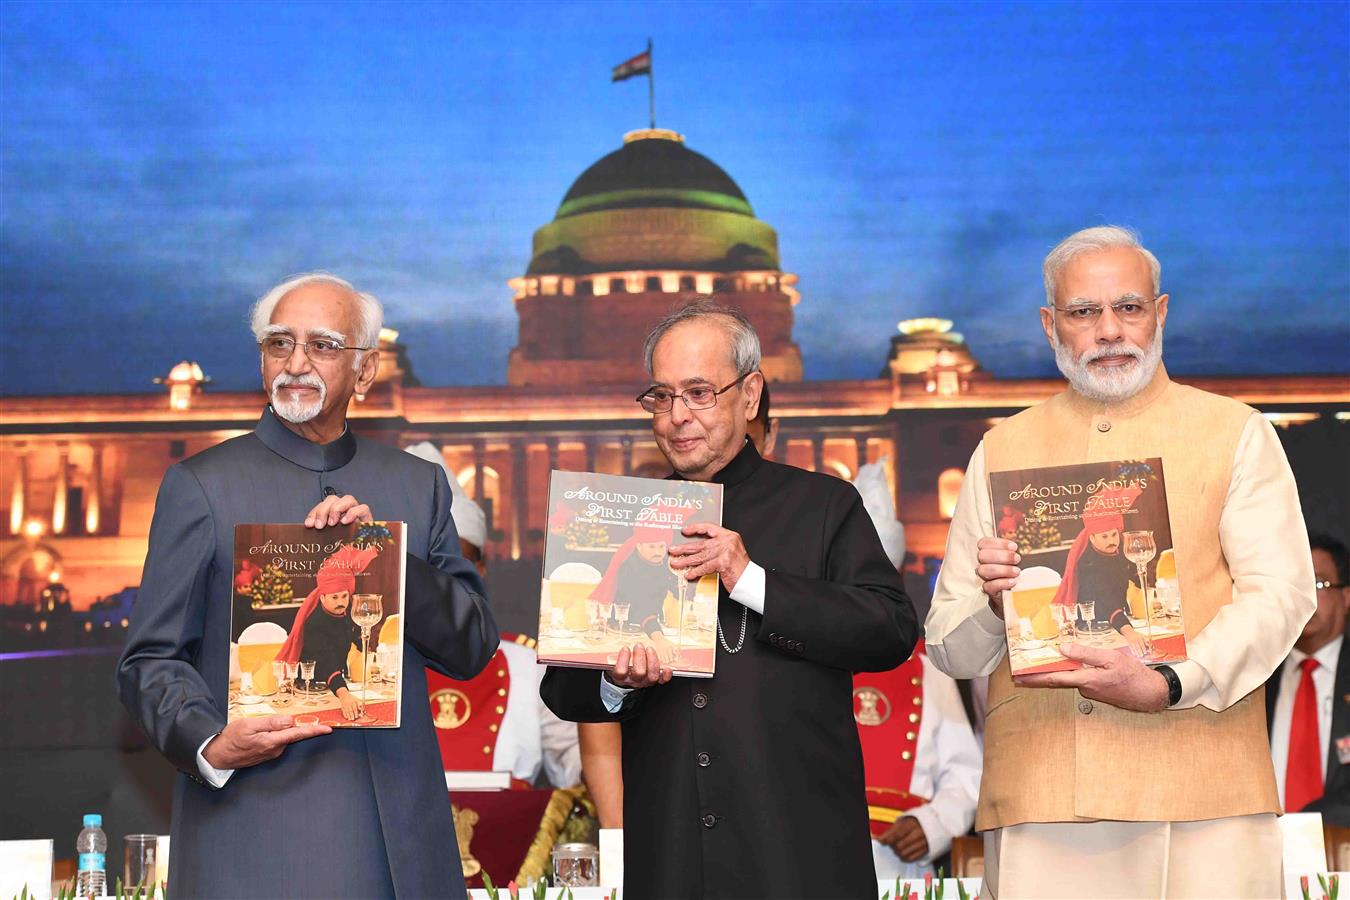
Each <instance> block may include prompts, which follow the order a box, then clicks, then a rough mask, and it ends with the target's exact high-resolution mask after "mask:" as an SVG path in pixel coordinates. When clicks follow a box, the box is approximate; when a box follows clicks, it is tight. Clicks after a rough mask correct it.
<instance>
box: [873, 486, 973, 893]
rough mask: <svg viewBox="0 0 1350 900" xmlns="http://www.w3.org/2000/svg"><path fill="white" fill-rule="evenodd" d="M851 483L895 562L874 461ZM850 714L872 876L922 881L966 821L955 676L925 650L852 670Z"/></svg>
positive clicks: (896, 549)
mask: <svg viewBox="0 0 1350 900" xmlns="http://www.w3.org/2000/svg"><path fill="white" fill-rule="evenodd" d="M854 486H855V487H857V489H858V493H859V494H861V495H862V498H863V505H864V506H866V507H867V512H868V514H869V515H870V516H871V517H872V522H873V524H874V525H875V526H876V529H877V535H878V536H879V537H880V538H881V545H882V547H883V548H884V549H885V551H886V555H887V557H888V558H889V559H890V561H891V564H892V565H894V566H896V567H897V568H898V567H899V566H900V564H901V563H902V562H903V561H904V557H905V533H904V529H903V527H901V525H900V523H899V522H898V521H896V519H895V502H894V499H893V498H892V495H891V491H890V486H889V485H888V483H887V481H886V476H885V471H884V468H883V466H882V464H881V463H872V464H870V465H866V466H863V467H862V468H861V469H859V471H858V477H857V478H856V479H855V480H854ZM853 718H854V720H855V721H856V722H857V723H858V738H859V740H860V742H861V743H862V752H863V777H864V779H865V781H866V784H867V813H868V818H869V819H870V822H871V830H872V860H873V864H874V865H875V866H876V870H877V877H878V878H881V879H889V878H921V877H923V875H924V874H925V873H927V872H931V871H932V870H933V861H934V860H935V859H937V858H938V857H940V856H943V855H944V854H945V853H947V851H948V850H949V849H951V844H952V838H954V837H957V836H959V835H962V834H965V833H966V832H967V831H969V830H970V826H971V823H972V822H974V820H975V806H976V803H977V801H978V799H979V794H980V769H981V766H982V764H983V759H982V753H981V749H980V744H979V741H978V740H977V739H976V737H975V735H974V733H973V731H972V730H971V726H970V721H969V720H968V719H967V717H966V712H965V709H964V707H963V706H962V703H961V695H960V692H959V691H958V690H957V687H956V682H955V681H953V680H952V679H951V678H950V677H949V676H947V675H944V674H943V673H942V672H940V671H938V670H937V669H936V668H935V667H934V666H933V665H932V664H931V663H930V662H929V661H928V657H927V655H926V654H925V653H924V646H923V641H919V643H918V646H916V647H915V648H914V655H912V656H911V657H910V658H909V659H908V660H906V661H905V662H904V663H902V664H901V665H900V666H898V667H896V668H894V669H891V670H890V671H887V672H858V673H855V674H854V676H853Z"/></svg>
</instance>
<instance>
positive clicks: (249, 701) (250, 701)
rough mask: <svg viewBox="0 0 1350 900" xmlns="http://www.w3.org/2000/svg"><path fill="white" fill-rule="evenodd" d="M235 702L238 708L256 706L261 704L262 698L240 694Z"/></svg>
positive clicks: (255, 695)
mask: <svg viewBox="0 0 1350 900" xmlns="http://www.w3.org/2000/svg"><path fill="white" fill-rule="evenodd" d="M236 702H237V703H238V704H239V705H240V706H257V705H258V704H259V703H262V702H263V698H262V697H259V696H258V695H257V694H240V695H239V697H238V699H237V700H236Z"/></svg>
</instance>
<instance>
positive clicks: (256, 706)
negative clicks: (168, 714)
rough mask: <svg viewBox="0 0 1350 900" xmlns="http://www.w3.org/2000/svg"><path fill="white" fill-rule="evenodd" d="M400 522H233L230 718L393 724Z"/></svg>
mask: <svg viewBox="0 0 1350 900" xmlns="http://www.w3.org/2000/svg"><path fill="white" fill-rule="evenodd" d="M404 532H405V528H404V524H403V523H402V522H365V523H361V522H355V523H352V524H350V525H335V526H330V527H328V528H323V529H316V528H306V527H305V526H303V525H293V524H241V525H236V526H235V530H234V572H233V578H234V590H233V607H232V609H231V616H230V641H231V647H230V683H229V708H228V716H227V717H228V720H229V721H231V722H232V721H234V720H235V719H240V718H251V717H254V716H270V715H278V714H281V715H290V716H293V717H294V718H295V721H296V723H297V724H305V723H311V724H323V725H331V726H333V727H335V728H336V727H343V728H397V727H398V726H399V724H400V722H401V713H402V709H401V700H400V697H401V692H400V688H401V685H400V678H401V675H402V671H401V670H402V664H403V627H402V618H403V616H402V610H403V589H404V577H405V569H406V560H407V554H406V541H405V540H404Z"/></svg>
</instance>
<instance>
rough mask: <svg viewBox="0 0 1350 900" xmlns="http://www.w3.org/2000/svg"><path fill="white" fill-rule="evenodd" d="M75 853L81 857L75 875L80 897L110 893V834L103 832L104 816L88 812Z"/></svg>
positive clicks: (77, 892) (77, 893)
mask: <svg viewBox="0 0 1350 900" xmlns="http://www.w3.org/2000/svg"><path fill="white" fill-rule="evenodd" d="M75 853H76V854H78V856H79V859H80V863H79V865H80V867H79V872H78V874H77V875H76V876H75V894H76V896H78V897H89V896H94V897H102V896H104V895H105V894H107V893H108V876H107V867H108V836H107V835H106V834H104V833H103V816H101V815H99V814H98V813H88V814H86V815H85V817H84V830H83V831H81V832H80V836H79V837H77V838H75Z"/></svg>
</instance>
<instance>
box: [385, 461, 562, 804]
mask: <svg viewBox="0 0 1350 900" xmlns="http://www.w3.org/2000/svg"><path fill="white" fill-rule="evenodd" d="M404 449H406V450H407V451H408V452H409V453H411V454H412V455H413V456H416V457H419V458H421V459H425V460H427V461H428V462H431V463H434V464H436V465H438V466H440V467H441V468H442V469H443V470H444V471H445V474H446V478H447V480H448V481H449V483H450V490H451V492H452V493H453V494H454V502H453V503H452V504H451V506H450V513H451V515H452V516H453V517H454V520H455V528H456V530H457V531H458V532H459V549H460V552H461V553H462V554H463V555H464V558H465V559H467V560H468V561H469V562H471V563H473V566H474V568H475V569H477V570H478V574H479V576H480V577H482V578H484V579H486V578H487V557H486V547H487V516H486V515H484V513H483V508H482V507H481V506H479V505H478V504H477V503H475V502H474V501H473V500H472V499H470V497H469V495H468V493H467V492H466V491H465V490H464V488H463V487H462V486H461V485H460V483H459V480H458V479H457V478H455V477H454V475H453V474H452V473H451V472H450V470H449V469H448V468H446V465H445V457H443V456H442V455H441V451H440V450H438V449H436V447H435V445H434V444H432V443H431V442H430V441H423V442H422V443H420V444H413V445H412V446H411V447H406V448H404ZM539 677H540V672H539V659H538V656H537V654H536V653H535V649H534V642H533V641H531V640H530V639H529V638H526V637H523V636H519V635H514V634H502V636H501V642H500V644H499V645H498V647H497V652H496V653H495V654H494V655H493V658H492V662H491V663H490V664H489V665H488V666H487V667H486V668H485V669H483V671H482V672H481V673H480V674H479V675H477V676H476V677H474V678H472V679H470V680H469V681H467V682H451V681H450V680H449V679H447V678H445V677H443V676H441V675H440V674H439V673H437V672H434V671H428V672H427V686H428V690H430V692H431V694H432V696H433V697H434V696H436V694H437V692H438V691H443V690H447V689H454V690H457V691H459V692H460V693H461V694H463V695H465V696H467V697H468V698H469V700H470V702H469V704H468V707H469V708H468V709H467V710H457V712H458V713H460V715H455V716H453V717H452V718H451V722H454V723H457V724H456V726H455V727H454V728H440V727H438V728H437V731H436V737H437V739H438V740H439V742H440V744H441V759H442V762H443V763H444V764H445V765H446V768H447V769H454V770H469V771H478V770H482V769H487V768H490V769H491V770H492V771H494V772H510V773H511V776H512V778H513V779H515V784H516V785H517V786H520V787H528V786H530V785H532V784H534V783H536V782H537V781H538V780H539V775H540V773H541V772H542V773H543V775H544V777H545V778H546V779H547V781H548V783H549V784H550V785H552V786H553V787H559V788H565V787H572V786H573V785H575V784H576V783H577V782H578V781H579V780H580V779H581V754H580V750H579V749H578V745H577V726H576V725H575V724H573V723H572V722H564V721H563V720H562V719H559V718H558V717H557V716H555V715H554V714H553V711H552V710H550V709H549V708H548V707H547V706H545V705H544V701H543V700H542V699H540V697H539ZM503 682H505V683H506V689H507V695H506V704H505V707H504V710H503V712H501V713H498V712H497V711H496V710H497V708H498V707H499V706H501V705H502V704H501V703H500V699H499V696H498V695H497V690H498V689H499V688H500V687H501V686H502V683H503ZM475 701H477V702H475ZM461 717H462V718H463V721H461ZM475 720H477V721H475ZM483 723H486V724H483ZM443 724H449V723H443ZM494 725H495V726H496V728H495V730H494V728H493V726H494ZM480 726H481V727H480ZM461 732H463V733H464V734H469V733H472V734H474V735H475V737H476V738H481V739H475V740H467V739H462V738H461ZM485 743H490V745H491V747H492V756H491V759H484V757H485V755H486V754H484V753H483V752H482V747H483V746H484V745H485Z"/></svg>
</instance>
